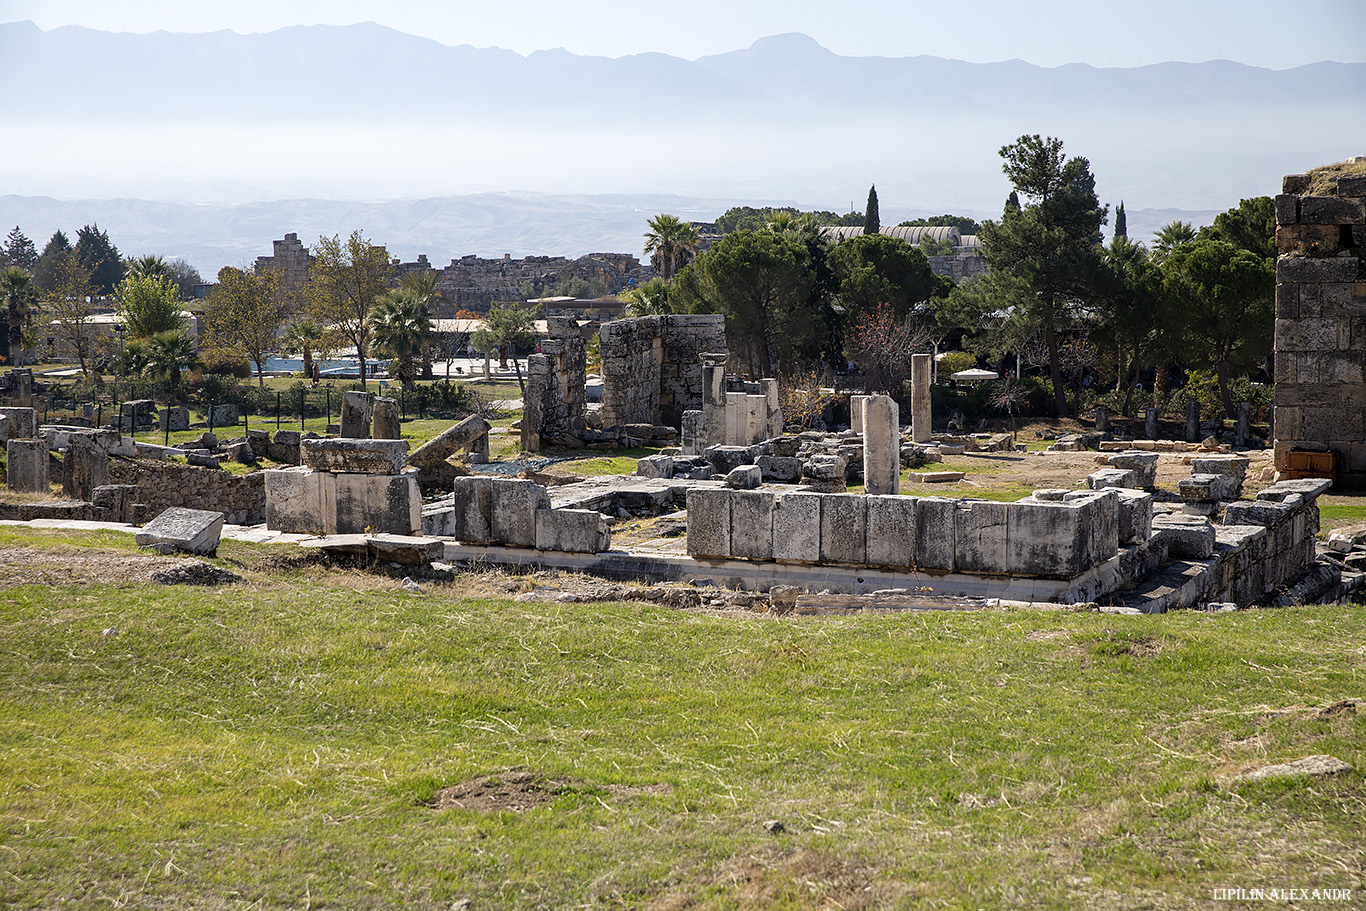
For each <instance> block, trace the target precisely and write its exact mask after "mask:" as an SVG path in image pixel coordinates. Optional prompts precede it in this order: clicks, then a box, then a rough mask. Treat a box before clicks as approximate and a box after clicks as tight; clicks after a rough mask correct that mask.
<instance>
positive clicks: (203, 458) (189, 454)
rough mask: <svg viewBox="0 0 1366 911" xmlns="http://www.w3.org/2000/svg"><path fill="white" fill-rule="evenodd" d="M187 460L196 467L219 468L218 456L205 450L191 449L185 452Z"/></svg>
mask: <svg viewBox="0 0 1366 911" xmlns="http://www.w3.org/2000/svg"><path fill="white" fill-rule="evenodd" d="M185 462H186V463H187V464H189V465H193V466H195V467H196V468H218V467H219V465H218V457H217V456H215V455H213V454H212V453H209V452H204V451H203V450H198V449H190V450H187V451H186V452H185Z"/></svg>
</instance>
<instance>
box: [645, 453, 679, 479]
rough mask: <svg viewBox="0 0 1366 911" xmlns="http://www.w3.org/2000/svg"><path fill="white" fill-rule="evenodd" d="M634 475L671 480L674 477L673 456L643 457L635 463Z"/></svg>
mask: <svg viewBox="0 0 1366 911" xmlns="http://www.w3.org/2000/svg"><path fill="white" fill-rule="evenodd" d="M636 474H637V475H639V476H640V477H642V478H672V477H673V476H674V459H673V456H666V455H653V456H645V457H644V458H641V459H638V460H637V461H636Z"/></svg>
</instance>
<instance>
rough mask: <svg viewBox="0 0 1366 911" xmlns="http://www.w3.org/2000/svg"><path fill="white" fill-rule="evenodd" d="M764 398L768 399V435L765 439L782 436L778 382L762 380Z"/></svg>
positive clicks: (781, 413) (782, 426)
mask: <svg viewBox="0 0 1366 911" xmlns="http://www.w3.org/2000/svg"><path fill="white" fill-rule="evenodd" d="M763 386H764V396H765V397H766V398H767V399H768V435H767V437H766V439H770V440H771V439H773V438H774V437H780V436H782V435H783V429H784V422H783V405H782V400H781V399H779V397H778V381H777V380H774V379H765V380H763Z"/></svg>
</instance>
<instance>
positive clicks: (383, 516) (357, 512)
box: [336, 473, 422, 535]
mask: <svg viewBox="0 0 1366 911" xmlns="http://www.w3.org/2000/svg"><path fill="white" fill-rule="evenodd" d="M336 477H337V482H336V490H337V529H336V530H337V533H338V534H344V535H345V534H394V535H420V534H422V494H421V493H420V492H419V491H418V488H417V480H416V479H415V478H413V477H412V476H410V475H373V474H351V473H343V474H338V475H337V476H336Z"/></svg>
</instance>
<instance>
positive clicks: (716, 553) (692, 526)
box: [687, 487, 731, 557]
mask: <svg viewBox="0 0 1366 911" xmlns="http://www.w3.org/2000/svg"><path fill="white" fill-rule="evenodd" d="M687 496H688V554H689V555H690V556H694V557H729V556H730V498H731V491H729V490H718V489H715V488H702V487H694V488H692V489H691V490H689V491H688V494H687Z"/></svg>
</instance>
